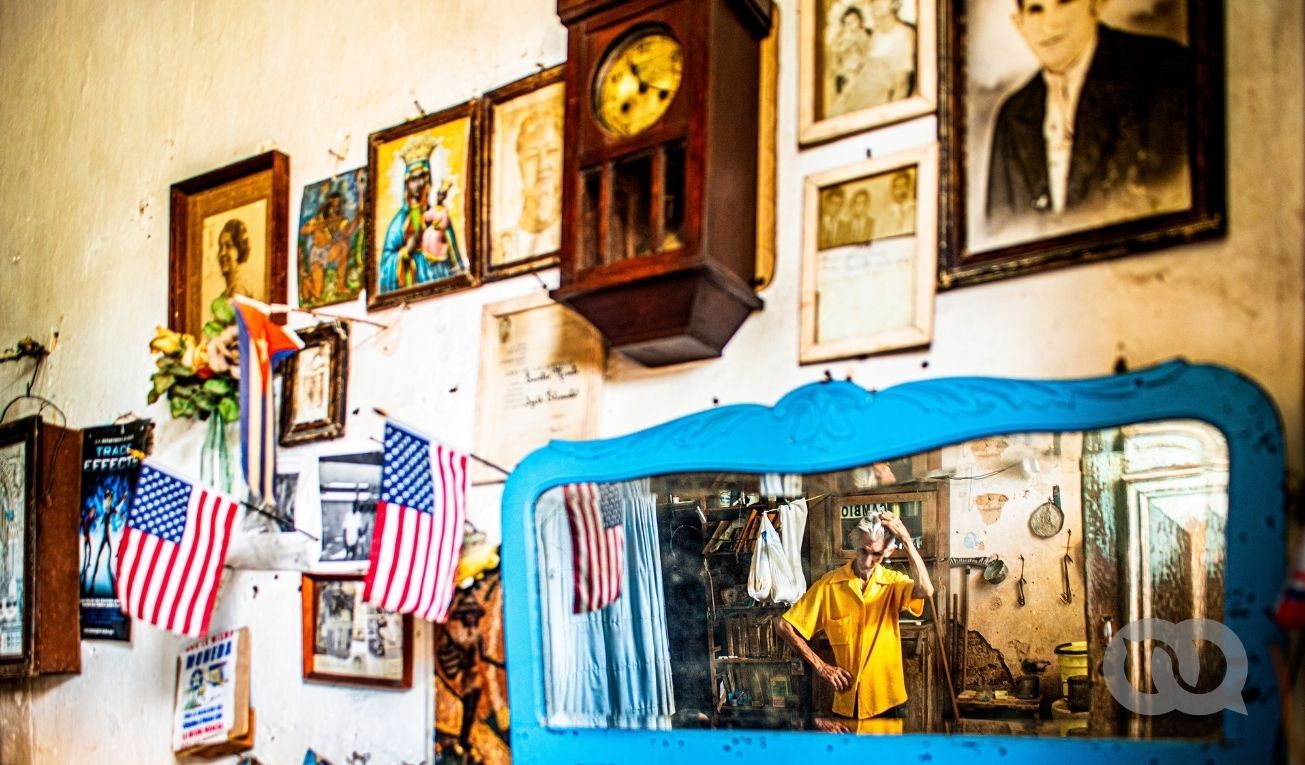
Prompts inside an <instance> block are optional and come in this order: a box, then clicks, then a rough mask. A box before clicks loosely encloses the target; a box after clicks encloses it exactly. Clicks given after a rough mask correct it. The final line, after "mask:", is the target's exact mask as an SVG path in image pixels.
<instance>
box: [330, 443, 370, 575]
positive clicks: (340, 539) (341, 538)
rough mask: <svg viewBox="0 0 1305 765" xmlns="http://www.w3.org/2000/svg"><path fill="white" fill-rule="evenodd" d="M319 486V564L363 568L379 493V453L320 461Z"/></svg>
mask: <svg viewBox="0 0 1305 765" xmlns="http://www.w3.org/2000/svg"><path fill="white" fill-rule="evenodd" d="M318 486H319V496H320V498H321V505H322V554H321V556H320V558H319V560H320V561H321V562H323V563H357V564H359V567H362V566H365V565H366V563H367V555H368V552H369V551H370V550H371V544H372V527H373V525H374V523H375V520H376V502H377V500H378V499H379V498H380V491H381V453H380V452H366V453H363V454H336V455H326V456H322V457H320V458H319V459H318Z"/></svg>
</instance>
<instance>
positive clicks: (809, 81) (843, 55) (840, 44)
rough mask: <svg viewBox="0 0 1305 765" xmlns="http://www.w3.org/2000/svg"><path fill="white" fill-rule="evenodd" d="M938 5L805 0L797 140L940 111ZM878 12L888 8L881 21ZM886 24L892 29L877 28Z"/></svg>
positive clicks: (812, 140)
mask: <svg viewBox="0 0 1305 765" xmlns="http://www.w3.org/2000/svg"><path fill="white" fill-rule="evenodd" d="M938 3H939V0H891V2H888V3H882V2H874V1H873V0H801V5H800V7H799V11H798V18H799V20H800V22H801V29H800V31H799V42H798V65H799V72H798V144H799V145H800V146H810V145H813V144H817V143H823V142H825V141H830V140H833V139H835V138H840V137H842V136H846V135H852V134H854V133H860V132H863V131H866V130H869V129H871V128H876V127H881V126H883V125H889V124H892V123H894V122H901V121H903V120H908V119H913V118H915V117H919V116H921V115H925V114H929V113H931V112H933V111H934V110H935V109H937V107H938ZM875 10H879V11H881V12H883V14H884V15H883V16H882V20H877V19H876V17H875V16H874V13H873V12H874V11H875ZM883 27H887V28H888V30H889V31H888V32H880V31H879V29H880V28H883ZM871 29H875V32H874V33H873V34H872V33H871V31H870V30H871Z"/></svg>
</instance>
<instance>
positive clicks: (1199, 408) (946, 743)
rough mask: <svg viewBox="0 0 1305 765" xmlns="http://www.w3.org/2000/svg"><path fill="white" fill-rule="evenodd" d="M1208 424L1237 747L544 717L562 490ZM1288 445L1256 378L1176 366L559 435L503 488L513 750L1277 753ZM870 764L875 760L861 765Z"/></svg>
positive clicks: (787, 757)
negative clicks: (1236, 677) (546, 617)
mask: <svg viewBox="0 0 1305 765" xmlns="http://www.w3.org/2000/svg"><path fill="white" fill-rule="evenodd" d="M1168 419H1195V420H1201V421H1204V422H1207V423H1209V424H1211V425H1213V426H1214V427H1216V428H1218V429H1219V430H1220V431H1221V432H1222V433H1223V434H1224V436H1225V438H1226V439H1227V442H1228V450H1229V461H1230V475H1229V488H1228V492H1229V496H1228V522H1227V527H1226V530H1225V531H1226V540H1227V558H1226V560H1227V570H1226V573H1225V577H1226V578H1225V586H1226V593H1225V599H1224V611H1225V615H1226V618H1225V620H1224V623H1225V624H1227V625H1228V626H1229V627H1231V628H1232V629H1233V631H1234V632H1236V634H1237V635H1238V637H1240V638H1241V640H1242V642H1243V644H1244V645H1245V647H1246V649H1247V652H1248V654H1249V658H1250V665H1249V668H1248V669H1249V676H1248V678H1247V682H1246V686H1245V689H1244V691H1243V698H1244V699H1245V702H1246V709H1247V712H1248V714H1247V715H1245V716H1243V715H1241V714H1238V713H1235V712H1231V711H1227V710H1225V711H1224V713H1223V714H1224V741H1223V742H1221V743H1196V742H1183V741H1172V740H1151V741H1148V740H1118V739H1104V740H1103V739H1075V738H1064V739H1047V738H1029V737H1009V736H974V735H949V734H944V733H938V734H910V735H904V736H894V737H885V736H851V735H835V734H821V735H814V734H812V733H808V732H786V731H773V732H772V731H739V730H720V731H707V730H670V731H648V730H592V729H583V730H559V729H552V728H547V727H544V725H543V722H542V721H543V719H544V713H545V708H544V684H543V676H544V675H543V673H544V669H545V668H544V666H543V654H542V651H541V650H540V647H541V646H542V644H543V643H542V636H541V632H540V624H539V614H540V606H539V582H538V575H537V574H538V562H537V559H536V551H535V549H534V546H533V543H532V542H531V540H533V539H534V538H535V503H536V501H537V500H538V498H539V496H540V495H541V494H543V493H544V492H545V491H547V490H548V489H550V488H553V487H555V486H559V485H562V484H567V483H574V482H578V481H599V482H602V481H620V480H627V479H631V478H636V477H643V476H653V475H661V474H667V473H678V472H687V471H703V470H719V471H747V472H778V473H810V472H826V471H834V470H843V469H847V468H851V467H855V466H859V465H865V464H868V463H870V462H874V461H879V460H885V459H889V458H893V457H897V456H900V455H904V454H914V453H917V452H922V451H927V450H930V449H935V448H938V447H941V446H945V445H948V444H954V443H959V442H962V441H967V440H970V439H974V438H979V437H982V436H987V435H999V434H1012V433H1027V432H1049V431H1081V430H1092V429H1096V428H1105V427H1114V426H1119V425H1125V424H1129V423H1136V422H1145V421H1156V420H1168ZM1283 475H1284V472H1283V450H1282V436H1281V427H1280V423H1279V417H1278V414H1277V411H1276V410H1275V408H1274V406H1273V404H1272V403H1271V401H1270V400H1269V398H1268V396H1267V395H1266V394H1265V393H1264V391H1263V390H1261V389H1260V388H1259V387H1258V386H1257V385H1256V384H1255V383H1253V382H1251V381H1250V380H1248V379H1247V378H1246V377H1244V376H1242V375H1240V374H1238V373H1236V372H1234V371H1231V370H1229V369H1226V368H1223V367H1217V366H1210V365H1198V364H1188V363H1186V362H1183V361H1173V362H1168V363H1165V364H1161V365H1158V366H1155V367H1151V368H1149V369H1145V370H1141V371H1138V372H1132V373H1128V374H1120V375H1114V376H1111V377H1101V378H1090V379H1081V380H1065V381H1045V380H1009V379H997V378H982V377H960V378H945V379H936V380H926V381H921V382H913V383H908V384H904V385H900V386H897V387H894V388H890V389H888V390H884V391H879V392H873V391H867V390H865V389H863V388H861V387H859V386H857V385H855V384H853V383H850V382H824V383H813V384H809V385H804V386H802V387H799V388H797V389H795V390H793V391H792V392H790V393H789V394H788V395H786V396H784V398H782V399H781V400H780V401H779V402H778V403H777V404H776V405H775V406H774V407H765V406H760V405H755V404H739V405H733V406H725V407H720V408H717V409H711V410H708V411H705V412H701V413H699V414H694V415H689V416H686V417H682V418H679V419H676V420H672V421H670V422H667V423H665V424H662V425H658V426H655V427H652V428H648V429H647V430H643V431H641V432H638V433H633V434H631V435H628V436H623V437H620V438H612V439H607V440H599V441H554V442H552V443H550V444H549V445H548V446H546V447H543V448H541V449H538V450H536V451H535V452H533V453H532V454H531V455H530V456H529V457H527V458H526V459H525V460H524V461H522V462H521V464H520V465H519V466H518V467H517V469H516V470H515V471H513V473H512V475H511V476H510V477H509V478H508V481H507V486H506V488H505V490H504V496H503V560H504V565H503V578H504V583H505V584H504V602H505V606H504V610H505V613H504V618H505V631H506V636H507V665H508V689H509V702H510V705H511V709H512V757H513V761H514V762H515V763H517V765H530V764H532V763H547V764H548V765H553V764H555V763H568V762H574V763H617V762H620V763H623V764H624V763H635V762H655V761H666V760H670V759H672V758H673V759H675V760H677V761H681V762H698V763H706V762H724V761H731V762H735V761H738V762H754V763H755V762H762V761H763V759H764V761H766V762H774V763H794V764H796V763H806V762H811V761H813V760H821V761H823V760H830V761H841V762H857V761H869V760H870V758H873V759H875V760H878V761H897V762H904V763H906V762H909V763H922V762H931V761H932V762H950V761H953V760H956V761H961V760H964V761H966V762H977V761H983V762H988V763H1002V764H1003V765H1005V764H1006V763H1030V764H1032V763H1038V764H1039V765H1042V764H1043V763H1046V762H1056V763H1058V765H1067V764H1068V763H1093V764H1094V765H1099V764H1100V763H1101V762H1103V761H1104V762H1148V763H1208V762H1220V763H1221V762H1240V763H1252V762H1255V763H1259V762H1269V761H1270V760H1271V758H1272V752H1273V751H1274V746H1275V744H1274V742H1275V737H1276V735H1277V733H1278V730H1279V725H1278V723H1279V699H1278V694H1277V690H1276V685H1275V681H1274V676H1273V673H1272V670H1271V667H1270V663H1269V661H1268V658H1267V655H1268V653H1267V649H1268V646H1269V644H1270V643H1271V642H1273V641H1281V639H1282V638H1281V634H1280V632H1279V631H1278V629H1277V627H1276V626H1275V625H1274V623H1273V620H1272V618H1271V614H1270V611H1271V608H1272V604H1273V602H1274V600H1275V598H1276V597H1277V593H1278V588H1279V587H1280V586H1281V584H1282V581H1283V579H1282V577H1283V572H1284V557H1283V556H1284V541H1285V540H1284V531H1283V529H1284V523H1285V510H1284V506H1283V487H1282V482H1283ZM860 758H866V759H865V760H861V759H860Z"/></svg>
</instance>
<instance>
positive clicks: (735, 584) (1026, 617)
mask: <svg viewBox="0 0 1305 765" xmlns="http://www.w3.org/2000/svg"><path fill="white" fill-rule="evenodd" d="M1227 498H1228V448H1227V445H1226V441H1225V440H1224V438H1223V436H1222V435H1221V434H1220V432H1219V431H1218V430H1216V429H1215V428H1213V427H1211V426H1209V425H1207V424H1204V423H1200V422H1196V421H1190V420H1169V421H1162V422H1147V423H1138V424H1134V425H1130V426H1125V427H1120V428H1110V429H1104V430H1094V431H1087V432H1063V433H1011V434H1003V435H997V436H991V437H986V438H980V439H977V440H972V441H967V442H964V443H956V444H951V445H948V446H945V447H943V448H940V449H936V450H932V451H929V452H926V453H921V454H911V455H905V456H902V457H900V458H898V459H893V460H888V461H885V462H878V463H874V464H868V465H863V466H858V467H856V468H853V469H848V470H840V471H837V472H828V473H807V474H801V475H774V474H770V475H762V474H755V473H745V472H693V473H677V474H670V475H650V476H646V477H643V478H639V479H636V480H631V481H623V482H619V483H605V484H604V483H600V484H571V485H566V486H559V487H556V488H553V489H550V490H548V491H547V492H545V493H544V494H543V495H541V496H540V499H539V501H538V503H537V506H536V519H537V523H536V526H535V534H536V538H535V540H534V542H535V549H536V550H537V551H538V555H537V561H538V564H539V571H538V574H539V576H538V581H539V585H540V593H539V600H540V607H541V611H542V613H541V617H542V621H541V625H542V626H541V629H540V630H539V631H538V634H539V635H540V640H541V642H542V644H541V645H539V646H538V649H539V650H540V651H541V652H542V656H543V666H544V670H545V675H544V678H543V681H544V697H545V719H544V720H543V724H544V725H546V726H548V727H551V728H636V729H657V730H669V729H681V728H708V729H724V728H736V729H737V728H741V729H763V730H803V731H816V732H818V731H831V732H843V731H848V732H860V733H942V732H964V733H979V734H983V733H991V734H997V735H1018V736H1041V737H1059V736H1093V737H1112V738H1117V737H1128V738H1159V737H1181V738H1218V737H1219V736H1220V735H1221V726H1222V715H1221V714H1220V713H1218V712H1215V713H1212V714H1208V715H1193V714H1188V713H1184V712H1180V711H1173V712H1169V713H1167V714H1138V713H1136V712H1134V711H1130V709H1129V708H1128V705H1127V704H1124V703H1121V697H1120V696H1119V695H1118V694H1120V693H1122V691H1121V690H1120V686H1118V685H1114V684H1112V683H1108V682H1105V681H1103V680H1102V679H1101V677H1102V674H1101V672H1100V671H1093V672H1091V673H1090V674H1091V678H1092V679H1089V669H1090V668H1091V667H1100V666H1102V662H1103V659H1104V658H1105V655H1106V651H1107V648H1108V647H1109V646H1110V645H1111V643H1112V640H1111V639H1112V638H1118V637H1120V636H1118V635H1117V633H1119V632H1120V631H1121V630H1125V628H1128V630H1127V634H1128V635H1129V636H1130V639H1128V640H1119V639H1117V640H1115V641H1114V642H1115V643H1117V644H1119V645H1120V646H1122V647H1123V650H1122V652H1121V653H1118V654H1116V655H1118V656H1121V657H1122V662H1121V664H1120V666H1121V667H1122V670H1121V672H1122V674H1121V675H1120V677H1122V678H1123V679H1124V680H1125V681H1127V682H1128V683H1129V684H1130V686H1131V687H1132V688H1134V689H1136V691H1137V692H1140V693H1145V694H1149V693H1153V692H1155V691H1156V690H1157V689H1156V688H1155V687H1154V684H1153V682H1152V680H1151V678H1152V677H1153V674H1152V666H1151V665H1152V663H1153V662H1157V661H1158V662H1172V666H1175V667H1180V669H1181V668H1182V667H1183V666H1190V669H1184V670H1183V671H1181V672H1179V673H1178V674H1179V675H1180V677H1178V678H1177V679H1178V682H1179V684H1180V686H1182V687H1183V688H1184V689H1186V690H1187V691H1188V692H1192V693H1203V692H1206V691H1209V690H1211V689H1213V688H1215V687H1217V686H1218V685H1219V683H1220V682H1221V680H1222V678H1223V677H1224V674H1225V666H1226V665H1225V661H1226V660H1225V655H1224V653H1223V652H1222V651H1221V650H1220V649H1219V648H1218V647H1217V646H1215V645H1214V644H1213V643H1212V642H1209V641H1202V639H1201V637H1200V635H1199V634H1198V635H1197V636H1196V637H1197V639H1196V640H1195V641H1194V643H1195V645H1196V654H1195V658H1196V660H1197V662H1198V664H1199V667H1198V666H1196V665H1192V664H1191V662H1190V661H1189V660H1186V659H1184V657H1182V656H1178V655H1176V654H1175V653H1174V651H1173V648H1172V647H1171V646H1170V645H1169V644H1168V643H1166V642H1164V641H1162V640H1159V639H1153V637H1154V636H1152V635H1151V633H1150V632H1148V631H1147V629H1146V628H1145V624H1146V620H1148V619H1163V620H1167V621H1169V622H1173V623H1180V622H1184V621H1187V620H1193V619H1197V620H1201V619H1205V620H1211V621H1212V622H1219V621H1220V620H1221V619H1222V618H1223V611H1224V605H1223V597H1224V555H1225V538H1224V528H1225V522H1226V519H1227V510H1228V499H1227ZM907 540H909V542H908V541H907ZM1129 625H1132V626H1131V627H1130V626H1129ZM1139 625H1141V626H1139ZM1153 649H1154V650H1153ZM1173 674H1174V673H1172V672H1171V673H1170V675H1171V676H1172V675H1173ZM1134 706H1135V705H1134Z"/></svg>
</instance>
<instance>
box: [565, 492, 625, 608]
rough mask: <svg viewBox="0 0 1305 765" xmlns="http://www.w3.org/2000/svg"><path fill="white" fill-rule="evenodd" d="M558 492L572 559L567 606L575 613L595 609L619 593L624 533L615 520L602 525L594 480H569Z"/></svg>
mask: <svg viewBox="0 0 1305 765" xmlns="http://www.w3.org/2000/svg"><path fill="white" fill-rule="evenodd" d="M562 493H563V496H564V498H565V500H566V514H567V519H568V520H569V521H570V524H569V525H570V527H571V550H572V558H573V560H574V562H575V571H574V585H575V598H574V601H573V604H572V608H571V610H572V612H573V613H577V614H580V613H585V612H586V611H597V610H598V609H600V608H603V607H605V606H607V605H608V604H609V603H611V602H612V601H614V600H616V599H617V598H618V597H620V595H621V574H622V570H623V566H624V561H625V534H624V532H623V531H622V528H621V526H620V525H619V524H618V525H616V526H613V527H612V528H609V529H605V528H603V514H602V509H601V508H600V507H599V496H598V484H595V483H577V484H569V485H567V486H564V487H562Z"/></svg>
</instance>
